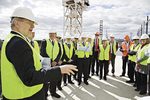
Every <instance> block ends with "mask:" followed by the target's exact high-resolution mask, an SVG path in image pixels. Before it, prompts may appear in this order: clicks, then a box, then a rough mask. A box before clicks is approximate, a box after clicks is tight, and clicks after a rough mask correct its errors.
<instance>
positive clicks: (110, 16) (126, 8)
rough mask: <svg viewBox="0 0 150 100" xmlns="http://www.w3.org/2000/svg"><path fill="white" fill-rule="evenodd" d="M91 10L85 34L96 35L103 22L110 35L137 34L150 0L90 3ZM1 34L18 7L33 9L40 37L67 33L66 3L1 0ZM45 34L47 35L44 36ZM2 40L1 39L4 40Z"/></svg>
mask: <svg viewBox="0 0 150 100" xmlns="http://www.w3.org/2000/svg"><path fill="white" fill-rule="evenodd" d="M89 1H90V7H89V8H88V9H87V10H86V11H84V12H83V31H84V32H87V33H93V32H96V31H98V30H99V21H100V19H102V20H103V21H104V32H106V30H105V29H107V31H108V32H109V33H114V34H126V33H127V34H128V33H131V32H132V33H134V34H135V33H136V32H137V30H138V28H140V25H141V24H142V23H143V21H145V20H146V16H147V15H150V0H89ZM0 2H1V4H0V19H1V21H0V31H1V32H2V33H4V32H6V30H9V26H10V25H9V21H10V20H9V18H10V16H11V14H12V12H13V10H14V9H15V8H16V7H18V6H27V7H29V8H32V10H33V12H34V13H35V15H36V17H37V20H38V23H39V25H38V26H37V27H36V31H37V34H40V32H49V31H51V29H52V30H54V29H56V31H58V32H63V6H62V0H44V1H42V0H15V3H14V0H13V2H12V1H11V0H0ZM42 34H43V33H42ZM0 38H1V37H0Z"/></svg>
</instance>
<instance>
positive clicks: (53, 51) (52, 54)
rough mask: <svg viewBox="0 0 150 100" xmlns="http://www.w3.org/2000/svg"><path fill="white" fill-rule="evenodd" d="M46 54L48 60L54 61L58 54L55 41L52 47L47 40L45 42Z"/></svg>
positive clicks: (57, 46)
mask: <svg viewBox="0 0 150 100" xmlns="http://www.w3.org/2000/svg"><path fill="white" fill-rule="evenodd" d="M46 44H47V45H46V53H47V54H48V56H49V58H50V59H51V60H52V61H54V60H55V59H56V58H57V56H58V54H59V45H58V42H57V41H54V46H53V45H52V43H51V41H50V40H49V39H48V40H46Z"/></svg>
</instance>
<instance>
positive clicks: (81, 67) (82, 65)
mask: <svg viewBox="0 0 150 100" xmlns="http://www.w3.org/2000/svg"><path fill="white" fill-rule="evenodd" d="M88 73H89V59H88V58H79V59H78V82H79V83H81V82H82V74H83V75H84V82H86V81H87V80H88Z"/></svg>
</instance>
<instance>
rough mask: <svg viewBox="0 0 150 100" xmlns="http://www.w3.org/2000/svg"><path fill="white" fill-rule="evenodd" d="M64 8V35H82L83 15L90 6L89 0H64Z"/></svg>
mask: <svg viewBox="0 0 150 100" xmlns="http://www.w3.org/2000/svg"><path fill="white" fill-rule="evenodd" d="M63 6H64V22H63V24H64V25H63V34H64V35H65V34H70V35H73V34H82V22H83V21H82V13H83V11H84V10H85V8H86V7H87V6H89V2H88V0H63Z"/></svg>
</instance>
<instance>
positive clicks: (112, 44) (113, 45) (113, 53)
mask: <svg viewBox="0 0 150 100" xmlns="http://www.w3.org/2000/svg"><path fill="white" fill-rule="evenodd" d="M109 43H110V53H111V55H110V58H111V60H110V61H111V66H112V70H111V73H112V76H113V77H115V58H116V52H117V50H118V42H116V40H115V37H114V35H113V34H111V35H110V41H109Z"/></svg>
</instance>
